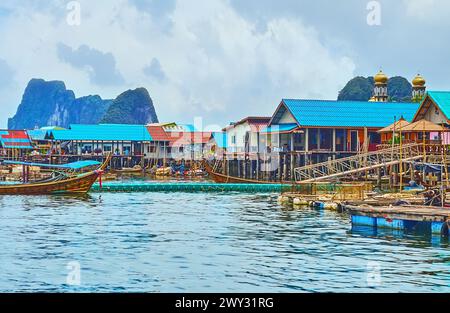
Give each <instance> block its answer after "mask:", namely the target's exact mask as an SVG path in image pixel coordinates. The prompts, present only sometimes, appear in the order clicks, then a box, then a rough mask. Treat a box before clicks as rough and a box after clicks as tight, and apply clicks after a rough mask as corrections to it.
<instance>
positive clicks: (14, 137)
mask: <svg viewBox="0 0 450 313" xmlns="http://www.w3.org/2000/svg"><path fill="white" fill-rule="evenodd" d="M0 143H1V146H2V147H3V148H6V149H7V148H17V149H32V148H33V146H32V145H31V140H30V138H29V137H28V134H27V132H26V131H25V130H1V131H0Z"/></svg>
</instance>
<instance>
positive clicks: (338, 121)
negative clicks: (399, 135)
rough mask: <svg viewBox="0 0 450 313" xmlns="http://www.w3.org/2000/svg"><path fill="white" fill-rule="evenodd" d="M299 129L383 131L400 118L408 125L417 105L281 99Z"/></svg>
mask: <svg viewBox="0 0 450 313" xmlns="http://www.w3.org/2000/svg"><path fill="white" fill-rule="evenodd" d="M282 103H284V104H285V106H286V107H287V109H288V110H289V111H290V112H291V113H292V115H293V116H294V118H295V119H296V120H297V122H298V124H299V125H300V126H311V127H374V128H379V127H385V126H387V125H390V124H392V123H393V122H394V119H395V118H396V119H397V120H398V119H399V118H401V117H403V118H404V119H406V120H408V121H411V120H412V119H413V117H414V114H415V113H416V111H417V109H418V108H419V103H401V102H362V101H326V100H295V99H283V101H282ZM273 123H277V121H276V120H274V121H273Z"/></svg>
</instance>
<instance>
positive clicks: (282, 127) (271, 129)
mask: <svg viewBox="0 0 450 313" xmlns="http://www.w3.org/2000/svg"><path fill="white" fill-rule="evenodd" d="M297 127H298V125H297V124H293V123H289V124H272V125H270V126H268V127H266V128H263V129H262V130H261V133H282V132H289V131H291V130H294V129H296V128H297Z"/></svg>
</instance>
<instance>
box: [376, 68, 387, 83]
mask: <svg viewBox="0 0 450 313" xmlns="http://www.w3.org/2000/svg"><path fill="white" fill-rule="evenodd" d="M373 79H374V81H375V83H376V84H386V83H387V81H388V79H389V78H388V77H387V76H386V74H384V73H383V71H382V70H380V71H379V72H378V74H377V75H375V77H374V78H373Z"/></svg>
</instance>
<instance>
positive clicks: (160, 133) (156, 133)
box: [147, 125, 170, 141]
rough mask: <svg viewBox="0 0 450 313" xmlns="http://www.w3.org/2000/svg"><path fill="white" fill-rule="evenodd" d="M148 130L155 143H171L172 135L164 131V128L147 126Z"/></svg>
mask: <svg viewBox="0 0 450 313" xmlns="http://www.w3.org/2000/svg"><path fill="white" fill-rule="evenodd" d="M147 130H148V132H149V133H150V136H151V137H152V140H153V141H170V135H169V134H167V133H166V132H165V131H164V128H163V127H162V126H158V125H149V126H147Z"/></svg>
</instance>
